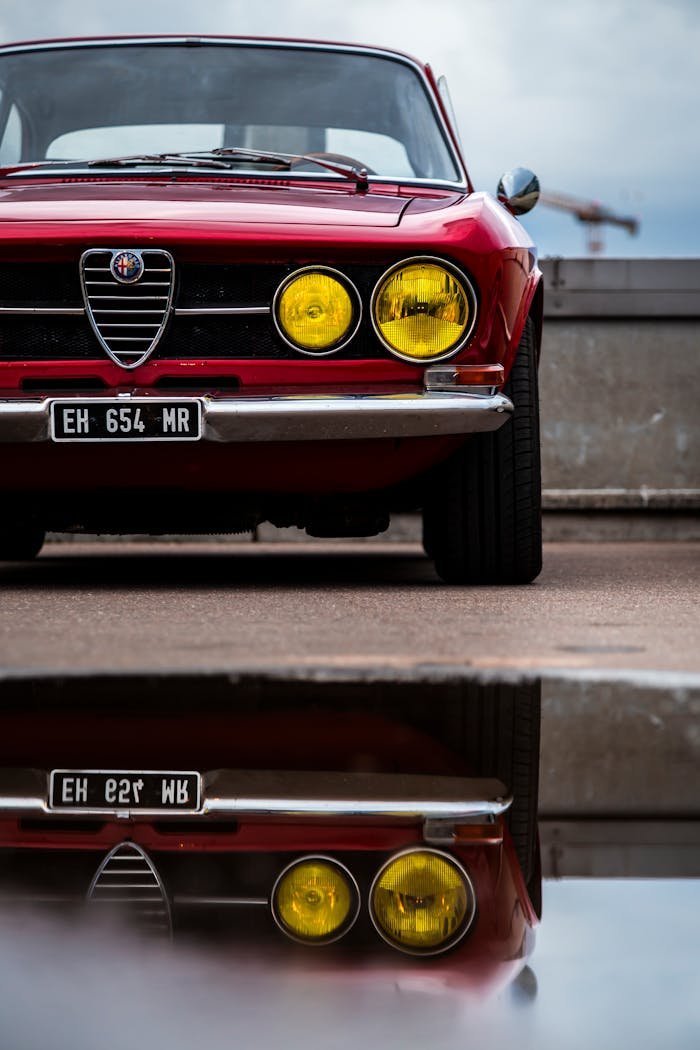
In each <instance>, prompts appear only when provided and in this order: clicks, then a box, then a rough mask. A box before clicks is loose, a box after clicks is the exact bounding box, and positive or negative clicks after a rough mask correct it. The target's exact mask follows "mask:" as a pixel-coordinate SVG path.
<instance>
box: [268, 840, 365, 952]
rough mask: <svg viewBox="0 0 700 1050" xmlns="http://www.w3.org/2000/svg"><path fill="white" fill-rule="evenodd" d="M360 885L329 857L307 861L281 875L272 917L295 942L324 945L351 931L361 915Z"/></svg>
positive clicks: (276, 889) (275, 893)
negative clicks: (359, 914) (358, 886)
mask: <svg viewBox="0 0 700 1050" xmlns="http://www.w3.org/2000/svg"><path fill="white" fill-rule="evenodd" d="M359 906H360V899H359V892H358V889H357V884H356V883H355V880H354V879H353V877H352V875H351V874H350V872H349V871H348V870H347V868H344V867H342V865H340V864H338V863H337V862H336V861H333V860H329V859H328V858H327V857H305V858H303V859H302V860H300V861H296V862H295V863H294V864H292V865H290V866H289V867H288V868H285V870H284V871H283V872H282V874H281V875H280V877H279V878H278V880H277V882H276V883H275V887H274V890H273V892H272V914H273V916H274V918H275V921H276V922H277V924H278V926H280V927H281V928H282V930H283V931H284V932H285V933H286V934H288V935H289V936H290V937H293V938H294V939H295V940H300V941H306V942H308V943H311V944H324V943H328V942H329V941H334V940H337V938H338V937H341V936H342V935H343V934H344V933H346V932H347V930H349V929H350V927H351V926H352V924H353V923H354V921H355V919H356V918H357V913H358V911H359Z"/></svg>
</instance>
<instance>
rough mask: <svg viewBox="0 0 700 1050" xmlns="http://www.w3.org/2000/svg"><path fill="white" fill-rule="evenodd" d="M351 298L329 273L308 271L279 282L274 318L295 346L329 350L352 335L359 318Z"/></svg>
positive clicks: (309, 349)
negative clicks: (281, 282) (284, 281)
mask: <svg viewBox="0 0 700 1050" xmlns="http://www.w3.org/2000/svg"><path fill="white" fill-rule="evenodd" d="M354 298H355V297H354V296H351V294H350V291H349V287H348V286H346V285H345V284H344V283H343V282H342V281H341V280H339V278H338V277H334V276H333V274H332V273H329V272H328V271H326V270H307V271H304V272H302V273H300V274H299V275H298V276H297V277H294V276H292V278H291V279H290V280H289V281H288V282H287V283H286V284H284V285H282V289H281V291H280V292H279V293H278V296H277V300H276V303H275V320H276V322H277V325H278V327H279V329H280V332H281V334H282V335H283V336H284V338H285V339H287V340H289V342H290V343H293V344H294V346H296V347H298V348H299V349H301V350H305V351H306V352H307V353H312V354H313V353H329V352H330V351H331V350H334V349H336V347H338V346H339V345H340V344H341V343H343V342H345V341H346V340H347V339H348V338H349V337H350V336H351V335H352V334H353V331H352V329H353V328H354V327H355V326H356V324H357V322H358V321H359V303H358V302H355V301H354Z"/></svg>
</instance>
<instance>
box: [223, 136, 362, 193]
mask: <svg viewBox="0 0 700 1050" xmlns="http://www.w3.org/2000/svg"><path fill="white" fill-rule="evenodd" d="M211 154H212V155H213V156H215V157H232V158H234V159H235V158H236V157H241V158H246V159H248V160H253V161H255V160H256V159H257V158H259V160H260V161H265V160H269V161H271V162H272V161H277V162H279V163H280V164H284V165H285V166H286V167H287V168H289V169H291V168H293V167H294V164H295V163H298V162H299V161H300V160H301V161H304V160H305V161H308V162H309V163H310V164H317V165H318V166H319V168H325V169H326V171H332V172H333V173H334V174H335V175H342V176H343V178H346V179H351V180H352V181H353V182H355V183H356V184H357V187H358V189H367V188H368V186H369V180H368V178H367V169H366V168H358V167H355V165H354V164H343V162H342V161H336V160H326V159H325V157H319V156H315V155H314V154H313V153H268V152H267V151H266V150H253V149H244V148H242V147H241V146H220V147H219V148H218V149H213V150H211Z"/></svg>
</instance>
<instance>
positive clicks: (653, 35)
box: [0, 0, 700, 256]
mask: <svg viewBox="0 0 700 1050" xmlns="http://www.w3.org/2000/svg"><path fill="white" fill-rule="evenodd" d="M165 32H170V33H190V34H201V33H204V34H206V33H240V34H244V35H250V34H252V35H274V36H286V35H294V36H298V37H306V38H313V39H329V40H343V41H353V42H360V43H372V44H380V45H384V46H390V47H397V48H400V49H402V50H405V51H409V52H411V53H412V54H415V55H416V56H417V57H419V58H421V59H424V60H426V61H429V62H430V63H431V64H432V66H433V68H434V69H435V70H436V72H438V73H444V74H445V75H446V76H447V79H448V82H449V84H450V89H451V92H452V96H453V102H454V107H455V110H456V113H457V118H458V122H459V125H460V131H461V134H462V139H463V142H464V146H465V152H466V157H467V164H468V166H469V169H470V172H471V175H472V178H473V180H474V182H475V183H476V185H477V187H478V188H479V189H488V190H491V191H493V190H494V189H495V187H496V184H497V182H498V178H499V176H500V174H501V173H502V172H503V171H504V170H506V169H507V168H509V167H513V166H515V165H516V164H524V165H527V166H528V167H530V168H532V169H533V170H534V171H535V172H537V174H538V175H539V176H540V181H541V182H542V185H543V187H545V188H547V189H549V190H555V191H557V190H558V191H563V192H567V193H569V194H575V195H578V196H580V197H584V198H588V199H594V200H599V201H601V202H603V203H605V204H607V205H608V206H610V207H611V208H613V209H614V210H616V211H618V212H620V213H623V214H633V215H638V216H639V218H640V219H641V223H642V228H641V232H640V234H639V235H638V236H637V237H636V238H632V237H630V236H629V235H628V234H627V233H626V232H625V231H623V230H618V229H616V228H607V230H606V232H605V240H606V249H607V254H608V255H675V256H683V255H686V256H687V255H700V195H699V194H698V191H697V187H696V185H695V180H696V178H697V177H698V173H699V172H700V134H699V133H698V125H699V119H698V109H699V103H700V75H699V74H698V66H697V62H698V55H700V0H430V2H428V3H426V2H425V0H421V2H418V0H351V2H348V0H343V2H342V3H341V2H340V0H257V2H255V3H254V2H252V0H195V2H193V0H89V3H85V2H84V0H0V38H2V39H3V40H5V41H8V42H9V41H14V40H26V39H35V38H37V37H48V36H73V35H77V34H80V35H89V34H102V33H104V34H115V33H165ZM526 222H527V225H528V226H529V228H530V230H531V232H532V233H533V235H534V237H535V239H536V240H537V241H538V243H539V246H540V249H541V251H542V253H543V254H550V255H551V254H559V255H580V254H583V253H584V252H585V237H584V233H583V231H582V229H581V227H580V226H579V225H578V224H577V223H576V222H575V221H574V220H573V219H572V218H571V217H569V216H568V215H567V214H562V213H559V212H555V211H552V210H549V209H546V208H545V207H542V206H540V207H539V208H537V209H536V210H535V212H534V213H533V214H532V216H531V217H529V219H528V220H526Z"/></svg>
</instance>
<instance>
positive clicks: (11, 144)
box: [0, 95, 22, 165]
mask: <svg viewBox="0 0 700 1050" xmlns="http://www.w3.org/2000/svg"><path fill="white" fill-rule="evenodd" d="M1 105H2V96H1V95H0V106H1ZM21 156H22V122H21V120H20V116H19V111H18V109H17V106H14V105H13V106H11V107H10V111H9V113H8V116H7V121H6V123H5V127H4V128H3V130H2V136H1V137H0V164H3V165H5V164H17V162H18V161H19V160H20V158H21Z"/></svg>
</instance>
